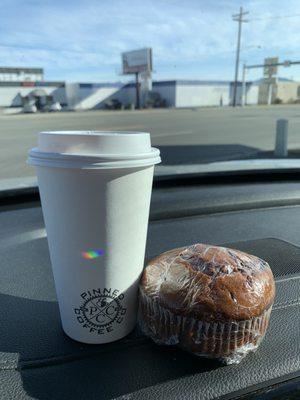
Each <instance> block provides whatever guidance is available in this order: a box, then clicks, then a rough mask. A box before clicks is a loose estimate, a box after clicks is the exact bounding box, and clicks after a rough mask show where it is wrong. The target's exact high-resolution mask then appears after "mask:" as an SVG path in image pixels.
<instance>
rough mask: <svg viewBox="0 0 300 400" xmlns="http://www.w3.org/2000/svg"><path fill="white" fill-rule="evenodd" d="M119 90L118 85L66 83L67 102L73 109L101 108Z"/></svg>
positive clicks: (116, 95) (117, 94)
mask: <svg viewBox="0 0 300 400" xmlns="http://www.w3.org/2000/svg"><path fill="white" fill-rule="evenodd" d="M120 90H121V87H120V86H119V85H115V86H113V85H112V86H107V85H103V86H99V85H97V84H95V85H93V84H80V83H67V84H66V97H67V103H68V106H69V108H71V109H75V110H89V109H92V108H101V107H102V106H104V104H105V102H106V101H108V99H109V98H118V97H119V92H120Z"/></svg>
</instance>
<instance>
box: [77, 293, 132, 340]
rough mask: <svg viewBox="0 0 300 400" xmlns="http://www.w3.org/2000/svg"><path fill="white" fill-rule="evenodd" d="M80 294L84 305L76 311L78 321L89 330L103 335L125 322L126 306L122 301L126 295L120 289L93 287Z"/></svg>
mask: <svg viewBox="0 0 300 400" xmlns="http://www.w3.org/2000/svg"><path fill="white" fill-rule="evenodd" d="M80 296H81V298H82V299H83V302H82V305H81V306H80V307H79V308H75V309H74V312H75V315H76V318H77V321H78V323H79V324H81V326H82V327H83V328H85V329H88V330H89V332H91V333H95V334H98V335H103V334H105V333H109V332H112V331H113V330H114V329H115V327H116V326H117V325H119V324H121V323H122V322H123V320H124V315H125V314H126V308H124V307H123V306H122V302H123V299H124V297H125V296H124V294H123V293H120V292H119V290H118V289H114V290H113V289H111V288H109V289H108V288H104V289H92V290H88V291H86V292H83V293H81V295H80Z"/></svg>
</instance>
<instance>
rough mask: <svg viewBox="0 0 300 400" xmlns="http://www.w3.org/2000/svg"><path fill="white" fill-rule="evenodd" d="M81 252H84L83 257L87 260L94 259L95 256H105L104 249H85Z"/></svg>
mask: <svg viewBox="0 0 300 400" xmlns="http://www.w3.org/2000/svg"><path fill="white" fill-rule="evenodd" d="M81 254H82V257H83V258H85V259H86V260H93V259H94V258H97V257H99V256H103V254H104V250H101V249H98V250H88V251H83V252H82V253H81Z"/></svg>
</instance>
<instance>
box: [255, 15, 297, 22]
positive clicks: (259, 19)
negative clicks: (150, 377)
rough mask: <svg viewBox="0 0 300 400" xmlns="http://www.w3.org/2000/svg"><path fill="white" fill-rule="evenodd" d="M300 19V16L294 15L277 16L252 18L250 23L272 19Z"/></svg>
mask: <svg viewBox="0 0 300 400" xmlns="http://www.w3.org/2000/svg"><path fill="white" fill-rule="evenodd" d="M295 17H300V14H293V15H276V16H274V17H263V18H251V19H250V20H249V22H253V21H265V20H270V19H285V18H295Z"/></svg>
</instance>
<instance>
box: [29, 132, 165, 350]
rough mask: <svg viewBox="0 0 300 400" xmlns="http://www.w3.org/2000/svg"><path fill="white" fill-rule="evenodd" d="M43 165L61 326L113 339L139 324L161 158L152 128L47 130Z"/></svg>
mask: <svg viewBox="0 0 300 400" xmlns="http://www.w3.org/2000/svg"><path fill="white" fill-rule="evenodd" d="M27 162H28V163H29V164H31V165H34V166H35V167H36V172H37V177H38V184H39V190H40V197H41V203H42V209H43V215H44V220H45V225H46V231H47V236H48V244H49V250H50V257H51V263H52V269H53V275H54V281H55V286H56V292H57V297H58V302H59V309H60V315H61V320H62V327H63V329H64V331H65V332H66V334H67V335H69V336H70V337H71V338H73V339H75V340H78V341H80V342H84V343H107V342H112V341H114V340H118V339H120V338H122V337H124V336H125V335H127V334H128V333H129V332H130V331H131V330H132V329H133V328H134V326H135V323H136V314H137V294H138V283H139V279H140V276H141V273H142V269H143V264H144V254H145V245H146V235H147V226H148V217H149V207H150V197H151V189H152V180H153V170H154V164H157V163H159V162H160V157H159V150H158V149H155V148H151V143H150V135H149V133H137V132H85V131H83V132H81V131H79V132H41V133H40V134H39V138H38V147H37V148H34V149H32V150H30V151H29V157H28V161H27Z"/></svg>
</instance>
